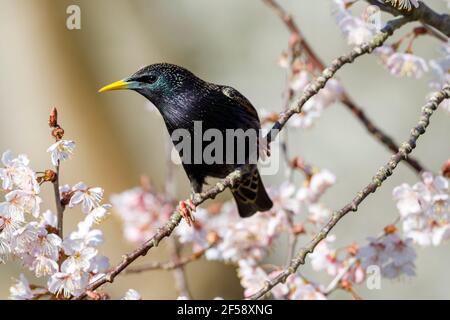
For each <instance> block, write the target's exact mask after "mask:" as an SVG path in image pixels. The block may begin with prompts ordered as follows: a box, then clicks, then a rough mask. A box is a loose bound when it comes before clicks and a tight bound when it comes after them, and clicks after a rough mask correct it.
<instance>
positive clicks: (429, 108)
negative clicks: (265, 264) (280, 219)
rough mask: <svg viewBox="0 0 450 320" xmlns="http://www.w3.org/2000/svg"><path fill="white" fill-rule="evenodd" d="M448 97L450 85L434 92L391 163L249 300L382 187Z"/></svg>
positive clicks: (267, 288) (301, 259) (285, 273)
mask: <svg viewBox="0 0 450 320" xmlns="http://www.w3.org/2000/svg"><path fill="white" fill-rule="evenodd" d="M449 97H450V86H449V85H446V86H445V87H444V88H443V89H442V90H441V91H440V92H437V93H435V94H434V95H433V96H432V97H431V98H430V100H429V101H428V103H427V104H426V105H425V106H424V107H423V108H422V114H421V117H420V119H419V122H418V124H417V125H416V126H415V127H414V128H413V129H412V130H411V134H410V136H409V139H408V140H407V141H406V142H404V143H403V144H402V146H401V147H400V148H399V150H398V152H397V153H396V154H394V155H393V156H392V157H391V159H390V160H389V162H388V163H387V164H385V165H384V166H383V167H381V168H380V169H379V170H378V172H377V173H376V174H375V176H373V178H372V182H371V183H369V184H368V185H367V186H366V187H365V188H363V189H362V190H361V191H360V192H358V193H357V195H356V197H355V198H354V199H353V200H352V201H351V202H350V203H348V204H347V205H345V206H344V207H343V208H342V209H341V210H339V211H335V212H333V215H332V217H331V218H330V220H329V221H328V222H327V223H326V224H325V226H323V227H322V229H321V230H320V231H319V232H318V233H317V234H316V235H315V236H314V237H313V239H312V240H311V241H310V242H309V243H308V244H307V245H306V246H305V247H303V248H302V249H300V251H299V253H298V254H297V256H296V257H295V258H294V259H293V260H292V261H291V264H290V265H289V267H288V268H287V269H286V270H285V271H283V272H282V273H280V274H279V275H278V276H276V277H275V278H273V279H272V280H270V281H267V282H266V284H265V286H264V288H262V289H261V290H260V291H258V292H257V293H255V294H254V295H252V296H251V297H250V299H260V298H262V297H263V296H264V295H265V294H266V293H268V292H269V291H270V290H271V289H272V288H274V287H275V286H276V285H278V284H279V283H283V282H285V281H286V280H287V278H288V277H289V276H290V275H291V274H294V273H295V272H296V271H297V269H298V268H299V267H300V265H303V264H304V263H305V259H306V257H307V255H308V254H310V253H312V252H313V251H314V249H315V248H316V246H317V245H318V244H319V243H320V242H321V241H322V240H323V239H325V238H326V237H327V235H328V234H329V232H330V231H331V230H332V229H333V228H334V226H335V225H336V224H337V223H338V222H339V221H340V220H341V219H342V218H343V217H344V216H345V215H346V214H347V213H349V212H350V211H353V212H355V211H357V210H358V206H359V205H360V204H361V203H362V202H363V201H364V199H366V198H367V197H368V196H369V195H370V194H371V193H374V192H375V191H376V190H377V189H378V188H379V187H381V185H382V183H383V182H384V181H385V180H386V179H387V178H388V177H389V176H391V175H392V173H393V171H394V170H395V168H396V167H397V165H398V164H399V163H400V162H401V161H402V160H404V159H407V157H408V155H409V154H410V153H411V152H412V151H413V150H414V148H415V147H416V143H417V140H418V138H419V137H420V136H421V135H423V134H424V133H425V131H426V129H427V127H428V125H429V123H430V118H431V116H432V115H433V112H434V111H435V110H436V109H437V107H438V106H439V104H440V103H441V102H442V101H444V100H445V99H448V98H449Z"/></svg>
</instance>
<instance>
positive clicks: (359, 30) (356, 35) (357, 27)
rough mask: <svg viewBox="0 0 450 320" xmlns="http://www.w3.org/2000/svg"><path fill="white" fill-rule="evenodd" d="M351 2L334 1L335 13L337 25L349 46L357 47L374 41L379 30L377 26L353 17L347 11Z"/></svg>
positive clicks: (344, 0)
mask: <svg viewBox="0 0 450 320" xmlns="http://www.w3.org/2000/svg"><path fill="white" fill-rule="evenodd" d="M350 2H351V1H346V0H333V3H334V4H335V6H334V10H333V12H334V16H335V17H336V21H337V24H338V26H339V28H340V29H341V31H342V33H343V34H344V36H345V37H346V39H347V42H348V44H349V45H356V46H357V45H361V44H363V43H365V42H368V41H370V40H372V38H373V36H374V35H375V34H376V32H377V31H379V30H378V29H377V26H376V25H375V24H372V23H368V22H366V21H364V20H363V19H360V18H357V17H354V16H352V14H351V13H350V11H349V10H348V9H347V4H348V3H350Z"/></svg>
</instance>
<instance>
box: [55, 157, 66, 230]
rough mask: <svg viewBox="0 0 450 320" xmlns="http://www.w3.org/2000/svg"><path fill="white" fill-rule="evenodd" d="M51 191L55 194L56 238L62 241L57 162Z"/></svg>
mask: <svg viewBox="0 0 450 320" xmlns="http://www.w3.org/2000/svg"><path fill="white" fill-rule="evenodd" d="M53 191H54V194H55V202H56V213H57V219H58V236H59V237H60V238H61V239H62V238H63V236H64V233H63V231H64V230H63V216H64V206H63V205H62V203H61V195H60V194H59V160H58V165H57V166H56V177H55V180H54V181H53Z"/></svg>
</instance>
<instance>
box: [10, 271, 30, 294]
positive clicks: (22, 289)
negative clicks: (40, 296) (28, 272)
mask: <svg viewBox="0 0 450 320" xmlns="http://www.w3.org/2000/svg"><path fill="white" fill-rule="evenodd" d="M9 292H10V295H9V298H10V299H11V300H31V299H33V298H34V294H33V290H31V287H30V284H29V282H28V280H27V278H26V277H25V275H24V274H20V277H19V279H17V280H16V283H15V284H14V285H13V286H11V288H10V289H9Z"/></svg>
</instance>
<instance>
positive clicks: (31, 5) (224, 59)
mask: <svg viewBox="0 0 450 320" xmlns="http://www.w3.org/2000/svg"><path fill="white" fill-rule="evenodd" d="M427 3H429V4H430V5H432V6H434V7H435V9H437V10H440V11H444V10H446V8H445V7H444V2H443V1H442V5H441V2H440V1H427ZM71 4H76V5H79V6H80V8H81V19H82V20H81V30H72V31H71V30H68V29H67V28H66V19H67V16H68V15H67V14H66V9H67V7H68V6H69V5H71ZM280 4H282V5H283V6H285V7H286V9H288V11H289V12H291V13H292V14H293V15H294V17H295V18H296V19H297V22H298V24H299V26H300V28H301V30H302V32H303V33H304V35H305V37H306V38H307V40H308V41H309V42H310V44H311V45H312V47H313V48H314V49H315V50H316V51H317V52H318V54H319V56H320V57H321V58H322V59H323V60H324V61H325V62H327V63H328V62H330V61H331V60H332V59H333V58H335V57H336V56H338V55H340V54H342V53H344V52H346V51H347V50H348V46H347V45H346V43H345V40H344V39H343V37H342V35H341V33H340V30H339V29H338V28H337V26H336V24H335V21H334V18H333V17H332V16H331V1H328V0H320V1H305V0H296V1H294V0H285V1H280ZM0 5H1V10H0V38H1V39H2V40H1V42H0V70H1V71H0V151H1V152H3V151H5V150H7V149H11V150H12V151H13V152H14V153H15V154H17V153H26V154H28V156H29V157H30V159H31V165H32V167H33V168H34V169H35V170H41V169H44V168H50V167H51V163H50V157H49V155H48V154H47V153H46V149H47V148H48V146H49V145H50V144H51V143H52V139H51V137H50V134H49V132H50V130H49V128H48V125H47V120H48V115H49V112H50V110H51V108H52V107H57V108H58V110H59V114H60V117H59V122H60V123H61V124H62V126H63V127H64V129H65V131H66V136H65V137H66V138H67V139H72V140H75V141H76V142H77V149H76V153H75V155H74V156H73V158H72V160H71V161H68V162H65V163H64V164H63V168H62V174H61V175H62V177H61V179H62V182H63V183H68V184H71V185H73V184H75V183H76V182H78V181H84V182H86V183H87V184H88V185H91V186H101V187H103V188H104V189H105V192H106V197H105V199H106V200H105V201H106V202H107V201H108V199H109V196H110V195H111V194H113V193H117V192H121V191H123V190H125V189H128V188H130V187H133V186H136V185H138V183H139V177H140V175H141V174H146V175H148V176H149V177H150V178H151V179H152V181H153V182H154V183H155V185H156V186H157V187H158V188H159V189H160V190H163V188H164V181H165V172H166V163H165V162H166V161H165V157H164V156H163V155H164V148H165V141H166V140H167V138H168V136H167V133H166V130H165V128H164V126H163V122H162V120H161V118H160V116H159V115H158V114H157V113H150V112H148V110H147V109H146V107H145V101H144V98H142V97H140V96H139V95H137V94H135V93H132V92H119V93H116V92H114V93H109V94H103V95H100V94H98V93H97V90H98V89H99V88H100V87H101V86H102V85H105V84H108V83H111V82H112V81H115V80H118V79H121V78H123V77H125V76H127V75H129V74H131V73H132V72H134V71H136V70H137V69H138V68H140V67H141V66H144V65H147V64H151V63H156V62H163V61H164V62H171V63H175V64H179V65H182V66H184V67H186V68H188V69H190V70H192V71H193V72H194V73H196V74H197V75H199V76H200V77H201V78H204V79H206V80H209V81H211V82H216V83H223V84H228V85H231V86H234V87H236V88H238V89H239V90H240V91H241V92H242V93H243V94H244V95H246V96H247V97H248V98H249V99H250V100H251V101H252V102H253V104H254V105H255V106H256V107H257V108H264V109H268V110H279V109H280V107H281V105H282V101H283V100H282V95H281V92H282V89H283V86H284V80H285V73H284V70H282V69H281V68H279V67H278V66H277V60H278V58H279V56H280V54H281V51H282V50H284V49H285V48H286V46H287V40H288V37H289V34H288V32H287V30H286V29H285V26H284V25H283V24H282V23H281V22H280V21H279V18H278V17H277V16H275V15H274V13H273V12H272V11H270V10H269V9H268V8H267V7H265V6H264V5H263V4H262V2H261V1H259V0H250V1H241V0H227V1H225V0H197V1H192V0H191V1H189V0H171V1H167V0H130V1H121V0H94V1H92V0H89V1H88V0H85V1H75V0H72V1H69V0H58V1H55V0H53V1H50V0H33V1H30V0H0ZM416 49H417V50H416V51H417V53H420V54H423V55H424V56H427V57H430V58H431V57H436V56H437V55H438V52H437V42H436V41H435V40H433V39H425V38H424V39H420V40H418V41H417V43H416ZM339 78H340V79H341V80H342V82H343V83H344V85H345V87H346V89H347V90H348V92H349V94H350V95H351V96H352V98H354V99H355V101H357V102H358V103H359V104H360V105H361V106H363V108H364V109H365V110H366V111H367V113H368V115H369V116H370V117H371V118H373V120H374V121H375V123H377V124H379V125H380V127H381V128H383V129H384V130H385V131H386V132H388V133H390V134H391V135H392V136H393V137H395V139H396V140H397V141H403V140H404V139H405V138H406V137H407V136H408V134H409V130H410V128H411V127H412V126H413V125H415V123H416V122H417V119H418V115H419V112H420V107H421V105H422V104H423V102H424V97H425V96H426V95H427V92H428V85H427V78H424V79H422V80H419V81H417V80H412V79H397V78H394V77H392V76H390V75H389V74H388V73H387V72H386V71H385V70H384V69H383V67H381V66H380V65H378V63H377V62H376V59H375V58H373V57H364V58H362V59H360V60H359V61H358V63H355V64H352V65H350V66H347V67H346V68H344V69H343V70H342V72H340V73H339ZM449 134H450V128H449V116H448V115H447V114H445V113H444V112H443V111H442V110H439V111H438V112H437V114H436V116H435V117H433V120H432V125H431V126H430V129H429V132H427V134H426V135H425V136H424V137H423V138H421V139H420V143H419V144H418V147H417V149H416V150H415V155H416V157H417V158H419V159H420V160H421V161H422V162H423V163H424V164H425V166H426V167H427V168H430V169H432V170H433V171H435V172H437V171H439V169H440V167H441V166H442V164H443V163H444V161H445V160H446V159H447V158H448V156H449V154H450V146H449V144H448V137H449ZM293 135H294V133H293V134H292V136H293ZM290 143H291V145H290V148H291V153H292V154H299V155H302V156H303V157H304V158H305V160H306V161H307V162H309V163H313V164H315V165H317V166H319V167H321V168H327V169H329V170H331V171H332V172H333V173H335V174H336V176H337V179H338V182H337V184H336V185H335V186H334V187H333V188H332V189H331V190H330V191H329V192H328V193H327V194H326V196H325V198H324V201H325V203H326V204H327V205H328V206H329V207H331V208H334V209H337V208H340V207H341V206H342V205H344V204H345V203H347V202H348V201H349V200H350V199H351V198H352V197H353V195H354V194H355V192H357V191H358V190H359V189H360V188H361V187H362V186H364V185H365V184H367V182H368V181H369V180H370V178H371V177H372V175H373V174H374V173H375V171H376V170H377V169H378V168H379V167H380V166H381V165H382V164H384V163H385V162H386V160H387V159H388V157H389V152H388V151H386V149H385V148H384V147H383V146H381V145H380V144H379V143H378V142H376V141H375V140H374V139H373V138H372V137H370V136H368V135H367V133H366V131H365V129H364V128H363V127H362V126H361V125H360V124H359V122H357V121H356V120H355V119H354V118H353V117H352V116H351V115H350V113H349V111H348V110H347V109H346V108H344V107H342V106H341V105H340V104H336V105H334V106H332V107H330V108H328V109H327V110H326V111H325V113H324V115H323V116H322V118H320V119H319V120H318V121H317V123H316V125H315V126H314V128H313V129H311V130H307V131H298V132H296V133H295V139H290ZM176 175H177V182H178V184H177V195H178V197H179V198H180V199H184V198H186V197H187V196H188V194H189V188H188V180H187V178H186V176H185V174H184V171H183V170H182V168H181V167H178V168H177V170H176ZM264 180H265V181H266V184H267V185H274V184H277V183H279V182H281V181H282V180H283V174H280V175H278V176H270V177H264ZM416 181H417V176H416V175H415V174H414V173H413V172H412V171H410V170H409V169H408V168H407V167H406V166H405V165H404V164H402V165H401V166H400V167H399V168H398V171H396V173H395V175H394V176H393V177H392V178H391V179H389V180H388V181H387V183H386V184H385V185H384V186H383V188H382V189H380V190H379V191H378V192H377V193H376V194H375V195H373V196H371V197H369V199H367V201H365V202H364V204H363V205H362V206H361V207H360V210H359V211H358V213H356V214H353V213H352V214H350V215H349V216H348V217H346V218H345V219H344V220H343V221H342V222H341V223H340V224H339V225H338V226H337V227H336V228H335V230H334V233H335V234H336V235H337V238H338V244H340V245H346V244H349V243H350V242H352V241H362V240H364V239H365V238H366V237H367V236H370V235H376V234H378V233H379V231H380V230H382V228H383V227H384V226H385V225H386V224H388V223H390V222H391V221H392V220H393V219H394V217H395V216H396V215H397V211H396V208H395V204H394V202H393V201H392V195H391V192H392V189H393V188H394V187H395V186H397V185H399V184H400V183H402V182H408V183H415V182H416ZM43 189H44V190H43V192H44V193H43V197H44V201H45V203H44V208H47V207H48V208H51V209H54V203H53V198H52V190H51V186H50V185H47V186H45V187H44V188H43ZM80 218H81V213H78V212H76V211H69V212H68V213H67V214H66V220H65V229H66V230H69V229H72V228H73V227H75V226H76V223H77V221H79V220H80ZM101 228H102V230H104V231H105V238H106V244H105V245H104V246H103V247H102V248H101V249H102V250H101V251H102V254H104V255H106V256H108V257H110V259H111V262H112V263H113V264H115V263H117V262H118V261H119V259H120V257H121V255H122V254H124V253H125V252H128V251H130V250H131V249H132V248H133V246H132V245H130V244H128V243H126V242H125V240H123V239H122V236H121V233H122V230H121V223H120V220H119V219H118V217H117V215H112V216H111V217H110V218H109V219H108V220H107V221H106V222H105V223H104V224H102V227H101ZM285 248H286V246H285V244H284V243H283V241H281V242H280V243H278V244H277V246H276V248H275V249H274V250H272V254H271V255H270V260H271V261H272V262H280V261H281V258H282V257H284V255H285V252H284V250H285ZM165 259H167V254H166V252H165V249H164V246H162V247H161V248H158V249H157V250H155V251H152V253H151V254H150V255H148V256H147V257H145V258H143V259H141V260H140V262H144V261H151V260H165ZM449 265H450V254H449V250H448V245H445V244H444V245H442V246H441V247H438V248H428V249H425V250H424V249H418V259H417V270H416V271H417V276H416V277H414V278H412V279H403V280H397V281H393V282H391V281H389V280H383V282H382V289H381V290H373V291H369V290H367V289H365V288H364V286H360V287H358V288H357V292H358V293H359V294H360V295H361V296H363V297H364V298H368V299H381V298H384V299H391V298H402V299H408V298H409V299H410V298H425V299H432V298H435V299H444V298H450V287H449V286H448V283H450V274H449V272H448V267H449ZM304 270H306V271H305V272H306V274H311V275H312V277H313V278H314V279H318V278H317V276H318V275H317V274H316V273H311V272H310V270H309V267H308V266H305V268H304ZM20 272H21V268H19V266H18V265H17V264H13V263H9V264H7V265H0V298H1V299H4V298H7V296H8V294H9V292H8V290H9V286H10V285H11V283H12V280H11V279H12V278H14V277H17V276H18V275H19V273H20ZM187 278H188V284H189V286H190V288H191V291H192V293H193V297H194V298H196V299H201V298H204V299H210V298H213V297H215V296H222V297H224V298H228V299H229V298H241V297H242V289H241V287H240V285H239V280H238V279H237V277H236V272H235V270H234V268H233V267H232V266H224V265H222V264H220V263H213V262H207V261H203V260H201V261H198V262H195V263H192V264H191V265H189V266H188V267H187ZM105 288H106V290H107V291H108V292H110V293H111V294H112V296H113V297H115V298H117V297H120V296H122V295H123V294H124V293H125V291H126V290H127V289H129V288H134V289H136V290H137V291H138V292H140V293H141V294H142V296H143V298H145V299H156V298H163V299H172V298H176V296H177V294H176V292H175V287H174V283H173V279H172V274H171V273H170V272H165V271H155V272H148V273H145V274H141V275H136V276H121V277H118V278H117V279H116V282H115V283H114V284H112V285H107V286H106V287H105ZM331 298H348V295H346V294H345V293H335V294H333V295H332V296H331Z"/></svg>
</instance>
